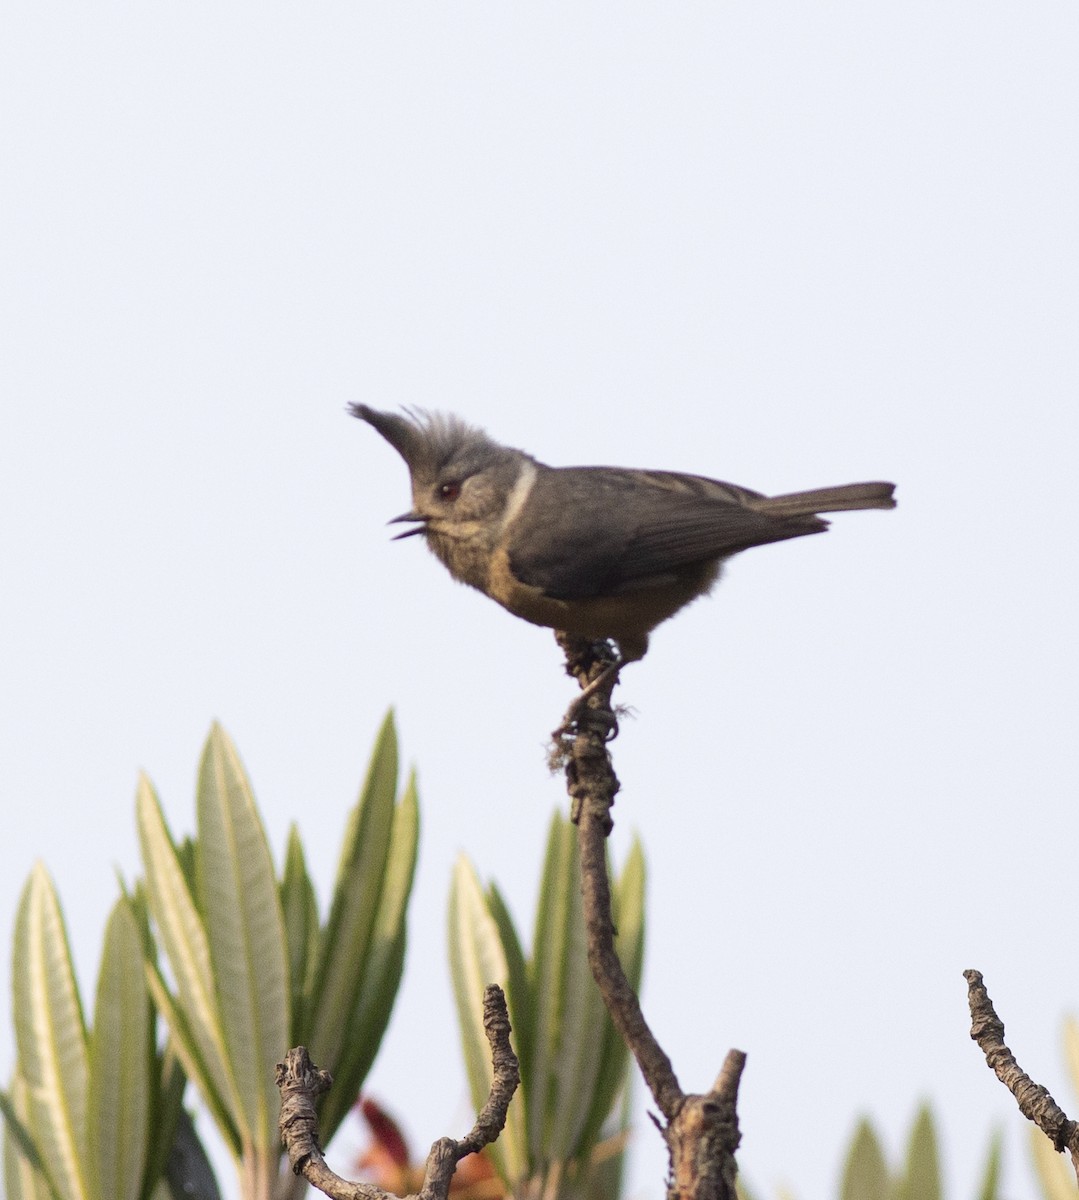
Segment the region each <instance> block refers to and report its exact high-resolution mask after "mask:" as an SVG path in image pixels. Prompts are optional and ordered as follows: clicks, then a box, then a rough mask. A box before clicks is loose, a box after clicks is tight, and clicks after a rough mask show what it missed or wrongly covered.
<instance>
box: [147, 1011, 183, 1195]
mask: <svg viewBox="0 0 1079 1200" xmlns="http://www.w3.org/2000/svg"><path fill="white" fill-rule="evenodd" d="M155 1024H156V1023H155V1022H151V1034H153V1035H156V1028H155ZM173 1046H174V1043H173V1042H172V1041H170V1042H168V1044H167V1045H166V1046H165V1048H164V1050H163V1051H161V1052H160V1053H158V1052H157V1047H156V1036H155V1037H154V1041H153V1042H152V1043H151V1047H150V1049H151V1052H152V1053H153V1054H154V1063H153V1073H152V1091H151V1101H150V1105H149V1110H150V1112H149V1116H150V1126H149V1132H148V1134H147V1155H146V1181H147V1187H146V1188H144V1190H143V1197H144V1200H150V1196H151V1195H152V1194H153V1192H154V1191H156V1190H157V1187H156V1186H154V1185H155V1184H160V1181H161V1179H162V1177H163V1176H164V1174H165V1170H166V1164H167V1163H168V1161H169V1156H170V1155H171V1154H172V1149H173V1144H174V1143H175V1141H176V1130H177V1126H178V1124H179V1121H180V1118H181V1116H182V1114H183V1100H184V1091H185V1089H186V1088H187V1076H186V1075H185V1074H184V1070H183V1067H181V1066H180V1062H179V1059H178V1058H177V1056H176V1054H175V1052H174V1049H173Z"/></svg>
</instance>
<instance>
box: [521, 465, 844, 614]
mask: <svg viewBox="0 0 1079 1200" xmlns="http://www.w3.org/2000/svg"><path fill="white" fill-rule="evenodd" d="M760 498H761V497H760V494H759V493H757V492H751V491H749V490H748V489H745V488H737V487H734V486H733V485H731V484H724V483H720V482H719V481H718V480H713V479H705V478H703V477H701V476H695V475H679V474H675V473H672V472H663V471H627V470H621V469H619V468H615V467H563V468H553V467H546V468H541V469H540V472H539V474H538V475H537V477H536V482H535V484H534V485H533V487H532V491H531V493H530V494H529V497H528V500H527V502H526V503H525V505H524V508H523V509H522V511H521V514H520V516H519V517H518V518H517V519H516V520H515V521H514V523H513V525H512V527H511V529H510V538H509V547H508V548H509V556H510V566H511V568H512V570H513V574H514V575H515V576H516V577H517V578H518V579H519V580H520V581H521V582H522V583H526V584H530V585H531V586H533V587H538V588H540V589H541V590H542V591H543V593H544V594H545V595H547V596H552V597H554V598H556V599H559V600H574V599H583V598H585V597H588V596H597V595H607V594H610V593H612V592H617V591H620V590H623V589H626V588H631V587H632V586H633V584H634V583H635V582H636V583H639V584H643V583H645V582H646V581H647V580H648V579H649V578H654V577H656V576H663V575H668V574H670V573H671V572H676V571H678V570H679V569H680V568H683V567H688V566H690V565H692V564H696V563H701V562H707V561H711V560H714V559H717V558H725V557H727V556H729V555H731V554H736V553H737V552H738V551H739V550H745V549H748V548H749V547H750V546H760V545H763V544H765V543H766V542H777V541H783V540H784V539H786V538H792V537H802V536H803V535H805V534H809V533H819V532H820V531H821V530H823V529H826V528H827V522H825V521H822V520H820V519H819V518H817V517H813V516H800V517H775V516H769V515H767V514H765V513H762V512H756V511H754V510H753V509H752V508H747V507H746V503H747V502H749V503H752V501H753V500H754V499H760Z"/></svg>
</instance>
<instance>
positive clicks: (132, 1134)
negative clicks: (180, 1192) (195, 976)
mask: <svg viewBox="0 0 1079 1200" xmlns="http://www.w3.org/2000/svg"><path fill="white" fill-rule="evenodd" d="M142 963H143V945H142V935H141V933H140V931H139V927H138V923H137V922H136V920H135V917H134V914H133V913H132V911H131V906H130V905H129V903H128V901H126V900H124V899H122V898H121V899H120V900H118V901H117V902H116V904H115V905H114V907H113V910H112V913H111V914H110V916H109V920H108V923H107V925H106V926H105V946H104V950H103V951H102V956H101V970H100V973H99V975H98V984H97V1000H96V1003H95V1005H94V1028H93V1034H92V1035H91V1038H90V1093H89V1126H88V1136H89V1156H88V1160H87V1161H88V1167H89V1171H88V1174H89V1181H90V1187H89V1191H90V1194H91V1195H92V1196H94V1197H97V1200H138V1197H139V1195H140V1193H141V1191H142V1183H143V1171H144V1167H145V1163H146V1145H147V1111H148V1107H149V1106H148V1103H147V1102H148V1099H149V1094H150V1053H151V1043H150V1026H151V1024H152V1021H151V1008H150V1000H149V997H148V996H147V994H146V984H145V981H144V977H143V969H142Z"/></svg>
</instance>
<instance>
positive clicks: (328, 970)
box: [303, 713, 397, 1074]
mask: <svg viewBox="0 0 1079 1200" xmlns="http://www.w3.org/2000/svg"><path fill="white" fill-rule="evenodd" d="M396 793H397V735H396V732H395V730H394V725H393V714H392V713H390V714H388V715H387V717H386V719H385V721H384V722H383V724H382V728H381V729H380V731H379V734H378V737H377V739H376V742H375V749H374V753H373V754H372V757H371V763H370V766H369V767H368V770H367V778H366V780H365V781H364V786H363V789H362V791H361V793H360V800H359V803H358V804H357V806H356V808H354V809H353V810H352V813H351V814H350V817H349V825H348V830H347V832H346V836H345V844H344V847H343V850H342V854H341V862H340V866H339V867H338V872H337V883H336V885H335V888H334V894H333V900H332V902H331V905H330V916H329V919H328V920H327V923H326V928H325V930H324V932H323V936H322V944H321V947H320V950H319V962H318V969H317V971H316V974H315V985H314V989H313V995H314V996H315V997H317V1007H316V1008H315V1009H314V1011H313V1012H312V1013H311V1016H310V1020H311V1024H310V1026H309V1027H308V1029H306V1030H305V1031H304V1033H305V1036H304V1038H303V1042H304V1044H305V1045H306V1046H307V1047H308V1049H309V1050H310V1052H311V1057H312V1058H313V1059H314V1060H315V1062H317V1063H318V1064H319V1066H320V1067H322V1068H323V1069H325V1070H328V1071H330V1072H331V1074H332V1073H336V1071H337V1068H338V1064H339V1063H340V1061H341V1057H342V1051H343V1048H344V1044H345V1038H346V1029H347V1027H348V1022H349V1018H350V1016H351V1014H352V1011H353V1007H354V1004H355V997H356V993H357V991H358V990H359V987H360V981H361V980H362V979H363V974H364V968H365V964H366V960H367V954H368V949H369V945H370V937H371V929H372V927H373V925H374V922H375V918H376V915H377V913H378V903H379V895H380V893H381V890H382V881H383V875H384V873H385V869H386V858H387V855H388V853H389V843H390V831H391V829H392V826H393V815H394V800H395V797H396Z"/></svg>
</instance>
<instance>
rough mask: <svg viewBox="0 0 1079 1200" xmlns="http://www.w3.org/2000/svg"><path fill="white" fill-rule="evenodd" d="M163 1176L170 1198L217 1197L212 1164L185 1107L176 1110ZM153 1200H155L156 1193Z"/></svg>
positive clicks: (209, 1199)
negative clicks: (176, 1114) (174, 1131)
mask: <svg viewBox="0 0 1079 1200" xmlns="http://www.w3.org/2000/svg"><path fill="white" fill-rule="evenodd" d="M165 1177H166V1180H167V1181H168V1188H169V1193H170V1195H171V1197H172V1200H221V1193H220V1192H219V1191H218V1187H217V1180H216V1179H215V1178H214V1171H213V1167H212V1166H211V1165H210V1160H209V1158H208V1157H207V1155H206V1150H205V1148H204V1147H203V1144H202V1142H201V1141H200V1140H199V1135H198V1133H197V1132H196V1131H195V1123H194V1121H193V1120H192V1119H191V1114H190V1113H189V1112H188V1111H187V1110H186V1109H181V1110H180V1119H179V1121H178V1123H177V1125H176V1136H175V1138H174V1139H173V1143H172V1147H171V1149H170V1151H169V1159H168V1164H167V1166H166V1169H165ZM153 1200H158V1197H157V1194H156V1192H155V1194H154V1198H153Z"/></svg>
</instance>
